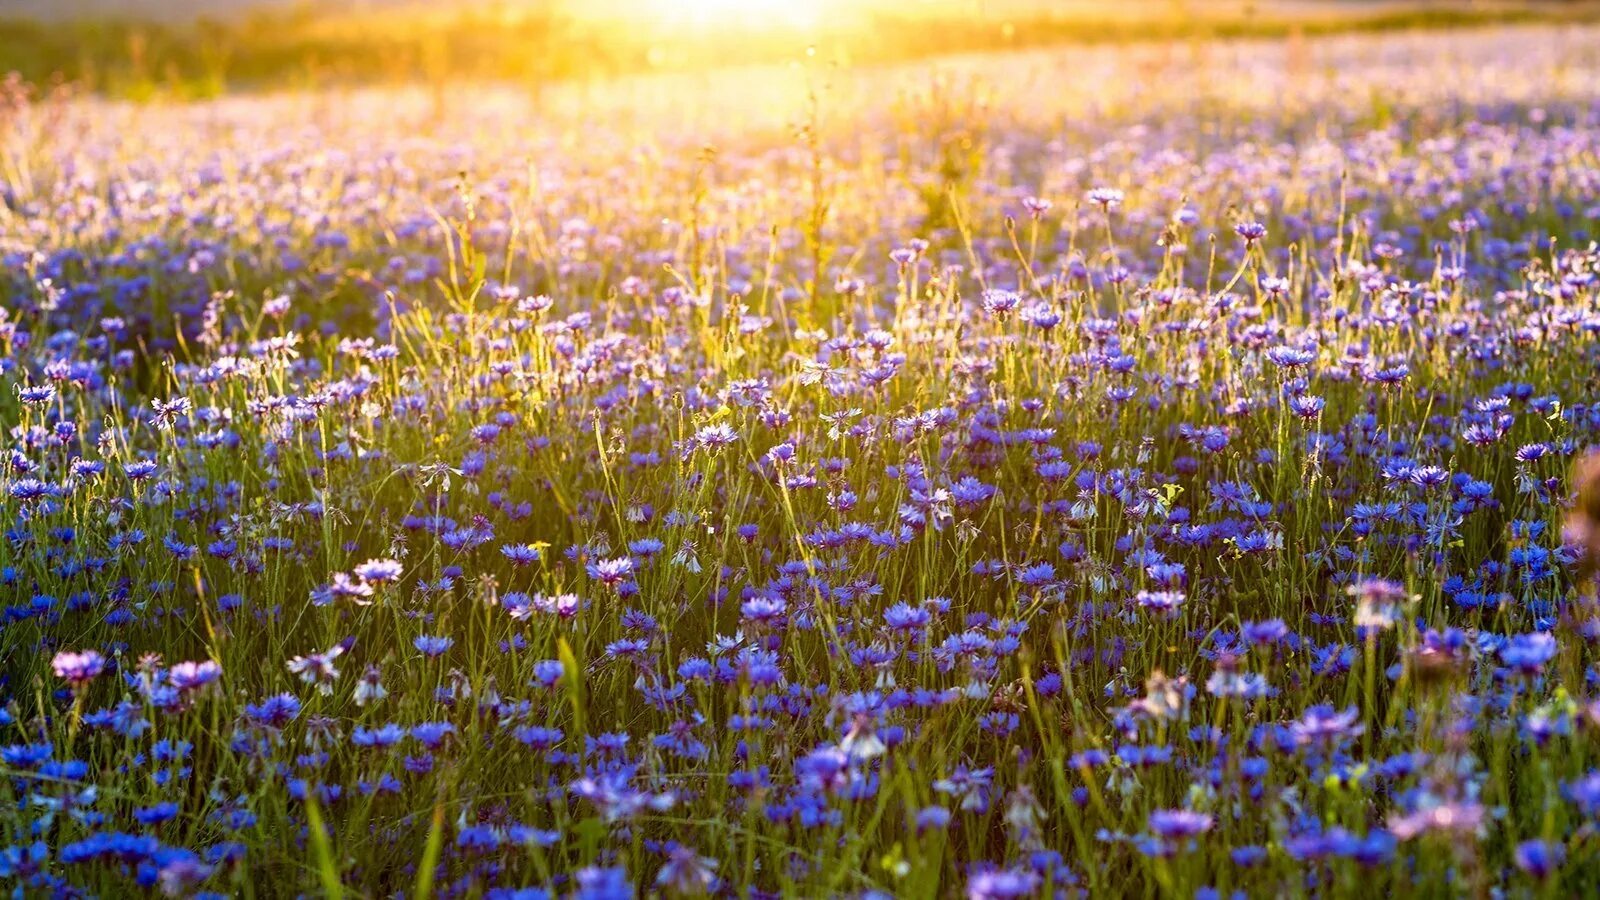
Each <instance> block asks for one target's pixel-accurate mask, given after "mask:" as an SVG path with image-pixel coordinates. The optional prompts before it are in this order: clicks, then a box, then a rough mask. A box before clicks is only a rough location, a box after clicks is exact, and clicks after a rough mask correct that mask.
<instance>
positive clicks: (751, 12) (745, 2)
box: [643, 0, 823, 30]
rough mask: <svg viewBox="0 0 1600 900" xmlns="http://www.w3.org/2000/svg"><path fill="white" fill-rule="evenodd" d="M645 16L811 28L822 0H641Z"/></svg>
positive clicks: (661, 20) (689, 22)
mask: <svg viewBox="0 0 1600 900" xmlns="http://www.w3.org/2000/svg"><path fill="white" fill-rule="evenodd" d="M643 3H644V5H645V7H646V8H645V10H644V14H645V17H647V18H648V19H650V20H652V21H653V23H654V24H656V25H659V26H662V27H665V28H671V29H715V28H738V29H752V30H772V29H794V30H810V29H812V28H815V27H816V26H817V25H818V24H820V22H821V21H822V7H823V3H822V2H821V0H643Z"/></svg>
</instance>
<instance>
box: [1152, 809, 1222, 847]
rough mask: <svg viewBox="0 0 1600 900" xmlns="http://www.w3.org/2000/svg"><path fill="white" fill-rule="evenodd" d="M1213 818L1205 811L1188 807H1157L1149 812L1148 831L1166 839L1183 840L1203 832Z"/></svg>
mask: <svg viewBox="0 0 1600 900" xmlns="http://www.w3.org/2000/svg"><path fill="white" fill-rule="evenodd" d="M1214 821H1215V820H1214V819H1213V818H1212V817H1211V816H1210V815H1209V814H1207V813H1200V812H1195V811H1194V810H1189V809H1158V810H1156V811H1155V812H1153V813H1151V814H1150V831H1151V832H1152V833H1154V834H1155V835H1157V836H1159V837H1162V838H1166V839H1168V840H1184V839H1187V838H1192V837H1196V836H1198V835H1201V834H1205V833H1206V832H1207V831H1210V830H1211V825H1212V823H1213V822H1214Z"/></svg>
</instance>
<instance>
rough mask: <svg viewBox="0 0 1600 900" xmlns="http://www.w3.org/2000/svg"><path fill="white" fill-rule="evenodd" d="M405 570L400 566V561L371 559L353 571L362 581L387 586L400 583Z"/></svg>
mask: <svg viewBox="0 0 1600 900" xmlns="http://www.w3.org/2000/svg"><path fill="white" fill-rule="evenodd" d="M404 570H405V567H404V566H402V565H401V564H400V561H399V560H395V559H369V560H367V561H366V562H364V563H362V564H361V565H359V566H356V567H355V569H354V570H353V571H354V573H355V576H356V577H357V578H360V579H361V580H362V581H366V582H370V583H372V584H386V583H388V582H391V581H399V580H400V573H401V572H403V571H404Z"/></svg>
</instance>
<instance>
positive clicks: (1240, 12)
mask: <svg viewBox="0 0 1600 900" xmlns="http://www.w3.org/2000/svg"><path fill="white" fill-rule="evenodd" d="M1548 20H1559V21H1572V22H1584V21H1595V20H1600V5H1597V4H1596V3H1594V2H1589V0H1454V2H1438V0H1116V2H1104V0H426V2H422V0H345V2H339V3H331V2H323V3H311V2H306V0H0V72H16V73H18V74H19V75H20V77H21V78H22V79H23V80H24V81H27V82H29V83H32V84H35V85H46V84H50V83H52V82H60V83H71V84H73V85H74V86H77V87H79V88H81V89H84V90H89V91H93V92H97V93H103V94H107V95H111V96H117V97H122V98H132V99H138V98H147V97H167V98H193V97H207V96H215V95H218V94H221V93H226V92H231V91H240V90H275V89H304V88H315V87H327V86H337V85H366V84H390V83H419V82H420V83H428V82H438V81H441V80H445V79H482V80H492V81H500V82H506V81H511V82H535V83H541V82H546V81H552V80H572V79H592V78H607V77H611V76H615V75H619V74H636V73H641V72H653V71H683V70H694V69H699V68H706V67H712V66H726V65H744V64H760V63H782V62H789V61H795V60H800V59H812V60H821V61H824V62H827V63H839V64H845V65H859V64H873V63H880V62H894V61H904V60H908V59H916V58H921V57H927V56H939V55H949V54H959V53H968V52H987V51H996V50H1009V49H1020V48H1028V47H1040V46H1048V45H1052V44H1058V43H1108V42H1132V41H1146V40H1158V39H1180V38H1181V39H1202V38H1208V37H1249V36H1261V37H1275V36H1285V35H1294V34H1321V33H1328V32H1333V31H1384V30H1396V29H1407V28H1429V27H1447V26H1474V25H1489V24H1503V23H1507V22H1523V21H1548Z"/></svg>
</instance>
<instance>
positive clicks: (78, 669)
mask: <svg viewBox="0 0 1600 900" xmlns="http://www.w3.org/2000/svg"><path fill="white" fill-rule="evenodd" d="M50 667H51V668H52V669H54V670H55V673H56V677H57V678H60V679H61V680H63V681H65V682H67V683H68V684H70V685H72V686H73V687H74V688H79V687H82V686H84V685H86V684H88V683H89V682H91V681H93V680H95V679H96V678H98V677H100V673H102V672H104V671H105V670H106V660H105V657H103V656H101V655H100V654H99V653H98V652H97V651H94V650H82V651H70V650H63V651H61V652H60V653H57V654H56V655H55V658H54V659H52V660H50Z"/></svg>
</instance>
